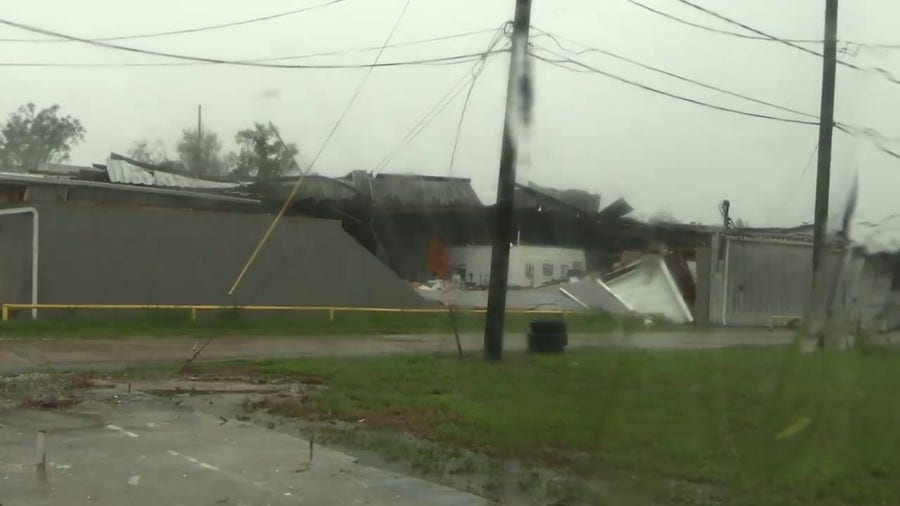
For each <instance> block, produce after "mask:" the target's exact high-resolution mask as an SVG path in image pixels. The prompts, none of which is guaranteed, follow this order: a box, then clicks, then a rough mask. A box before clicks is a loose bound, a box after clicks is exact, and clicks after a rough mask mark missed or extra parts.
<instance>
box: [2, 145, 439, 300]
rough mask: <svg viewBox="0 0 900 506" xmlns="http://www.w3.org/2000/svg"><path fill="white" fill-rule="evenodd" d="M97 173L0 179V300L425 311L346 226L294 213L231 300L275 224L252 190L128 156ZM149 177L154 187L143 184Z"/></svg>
mask: <svg viewBox="0 0 900 506" xmlns="http://www.w3.org/2000/svg"><path fill="white" fill-rule="evenodd" d="M93 176H96V178H95V180H84V179H79V178H77V177H59V176H49V175H47V174H0V199H2V208H3V210H2V213H0V233H2V235H3V241H0V276H2V279H3V283H2V284H0V300H2V301H3V302H6V303H33V302H35V301H36V302H39V303H46V304H140V305H155V304H204V305H225V306H240V305H291V306H303V305H317V306H318V305H320V306H350V307H426V306H427V305H428V302H427V301H424V300H423V299H422V298H421V297H419V296H418V295H417V294H416V293H415V291H414V290H413V288H412V287H411V286H410V285H409V283H407V282H405V281H404V280H402V279H400V278H399V277H398V276H396V274H395V273H394V272H392V271H391V269H390V268H388V267H387V266H385V265H384V264H383V263H382V262H381V261H379V260H378V259H377V258H376V257H375V256H374V255H372V254H371V253H370V252H369V251H367V250H366V249H365V248H364V247H363V246H362V245H360V244H359V243H358V242H357V241H356V240H354V238H353V237H351V236H350V235H349V234H347V233H346V232H345V231H344V229H343V228H342V223H341V222H340V221H337V220H328V219H321V218H315V217H305V216H295V215H292V216H286V217H285V218H284V219H283V220H282V221H281V223H280V224H279V226H278V227H277V228H276V229H275V230H274V232H273V233H272V235H271V237H269V239H268V241H267V244H266V247H265V248H262V250H261V251H260V253H259V255H258V256H257V258H256V259H255V261H254V263H253V265H252V266H251V267H250V268H249V269H248V270H247V274H246V276H245V277H244V279H243V280H242V282H241V284H240V286H239V287H238V289H237V290H236V291H235V292H234V294H233V295H228V292H229V289H230V287H231V285H232V284H233V283H234V281H235V279H236V277H237V275H238V273H240V272H241V270H242V268H243V266H244V264H245V262H246V261H247V260H248V259H249V258H250V256H251V254H252V253H253V250H254V248H255V246H256V244H257V243H258V241H259V240H260V238H261V237H262V235H263V233H264V232H265V231H266V229H267V227H268V226H269V225H270V224H271V222H272V216H271V215H269V214H268V213H267V211H268V208H267V207H266V205H265V203H264V202H263V201H262V200H261V199H258V198H252V197H248V196H247V195H248V192H247V191H246V190H245V189H240V188H237V187H231V188H227V189H228V190H229V191H223V190H225V189H226V188H223V187H221V186H218V187H215V186H217V185H218V184H221V183H220V182H214V181H212V182H211V181H202V180H193V179H191V178H189V177H186V176H180V175H177V174H169V173H164V172H163V171H158V170H155V169H153V168H149V167H146V166H144V165H143V164H138V163H137V162H134V161H131V160H128V159H125V158H124V157H116V158H111V159H110V163H109V164H108V166H107V172H106V176H105V177H104V176H101V175H100V174H93ZM173 176H179V177H180V178H182V179H176V178H174V177H173ZM150 177H152V178H155V179H154V180H153V185H152V186H151V185H148V184H146V183H147V182H148V179H147V178H150ZM102 179H109V180H117V179H118V180H127V181H131V184H124V183H116V182H111V181H108V180H107V181H102ZM165 181H168V182H169V183H171V185H172V186H177V187H178V189H175V188H168V187H166V186H170V185H169V184H166V182H165ZM211 186H214V187H211Z"/></svg>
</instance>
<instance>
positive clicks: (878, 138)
mask: <svg viewBox="0 0 900 506" xmlns="http://www.w3.org/2000/svg"><path fill="white" fill-rule="evenodd" d="M538 49H541V50H542V51H546V52H548V53H550V54H552V55H554V56H557V57H558V58H561V59H560V60H553V59H550V58H547V57H544V56H541V55H538V54H535V53H534V52H531V53H530V54H531V55H532V56H534V57H535V58H537V59H539V60H541V61H544V62H546V63H549V64H551V65H554V66H556V67H560V68H563V69H566V70H569V71H571V72H578V73H587V74H589V73H595V74H600V75H603V76H606V77H609V78H611V79H615V80H616V81H619V82H622V83H625V84H629V85H632V86H636V87H638V88H641V89H644V90H646V91H650V92H653V93H657V94H660V95H664V96H667V97H669V98H674V99H676V100H681V101H684V102H688V103H692V104H695V105H699V106H703V107H708V108H711V109H715V110H719V111H723V112H730V113H733V114H738V115H741V116H748V117H753V118H759V119H768V120H774V121H781V122H784V123H795V124H802V125H818V124H819V118H818V116H815V115H813V114H809V113H805V112H802V111H797V110H794V109H788V108H783V109H784V110H787V111H789V112H794V113H796V114H800V115H803V116H806V117H808V118H811V119H814V120H815V121H805V120H796V119H791V118H782V117H778V116H771V115H767V114H759V113H754V112H750V111H743V110H740V109H733V108H730V107H724V106H720V105H716V104H711V103H709V102H704V101H702V100H697V99H693V98H688V97H685V96H682V95H678V94H675V93H670V92H667V91H663V90H660V89H658V88H654V87H652V86H648V85H646V84H643V83H639V82H637V81H633V80H630V79H627V78H624V77H621V76H618V75H615V74H613V73H610V72H606V71H604V70H601V69H598V68H596V67H592V66H590V65H587V64H585V63H583V62H580V61H577V60H574V59H572V58H569V57H567V56H565V55H561V54H559V53H555V52H553V51H550V50H548V49H545V48H538ZM567 64H569V65H575V66H577V67H579V68H580V69H581V70H579V69H574V68H572V67H569V66H567ZM691 81H693V80H691ZM695 84H698V85H701V86H704V87H707V88H710V89H716V90H717V91H721V92H723V93H727V94H729V95H733V96H740V97H741V98H745V99H747V100H752V101H754V102H759V103H762V104H765V105H769V106H772V107H776V108H779V109H782V106H779V105H777V104H772V103H769V102H765V101H760V100H758V99H754V98H752V97H748V96H746V95H740V94H735V93H733V92H729V91H728V90H724V89H721V88H718V87H712V86H708V85H704V83H700V82H699V81H697V82H696V83H695ZM834 128H837V129H838V130H839V131H841V132H844V133H845V134H847V135H850V136H851V137H857V138H860V137H864V138H867V139H869V140H871V141H872V143H873V144H874V145H875V147H876V148H877V149H878V150H879V151H881V152H882V153H884V154H886V155H888V156H891V157H893V158H897V159H898V160H900V153H898V152H896V151H894V150H892V149H890V148H888V147H886V146H885V145H884V141H885V140H887V139H888V138H887V137H886V136H885V135H884V134H882V133H881V132H879V131H877V130H875V129H873V128H867V127H857V126H853V125H848V124H846V123H840V122H835V123H834Z"/></svg>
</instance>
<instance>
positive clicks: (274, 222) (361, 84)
mask: <svg viewBox="0 0 900 506" xmlns="http://www.w3.org/2000/svg"><path fill="white" fill-rule="evenodd" d="M411 2H412V0H406V1H405V2H404V3H403V8H402V9H400V13H399V14H398V15H397V19H396V21H394V25H393V26H392V27H391V31H390V32H389V33H388V35H387V37H385V39H384V42H383V43H382V45H381V50H380V51H378V54H377V55H375V60H374V61H373V65H372V66H370V67H369V70H368V71H367V72H366V75H365V76H363V78H362V80H361V81H360V82H359V84H358V85H357V86H356V90H354V92H353V95H351V96H350V100H348V101H347V105H346V106H344V110H343V111H341V114H340V115H339V116H338V118H337V121H335V123H334V126H333V127H331V131H329V132H328V135H327V136H326V137H325V140H324V141H322V144H321V145H320V146H319V150H318V151H317V152H316V155H315V156H314V157H313V159H312V161H311V162H310V163H309V166H308V167H307V168H306V170H305V171H302V172H301V173H300V177H299V178H297V182H296V183H295V184H294V186H293V188H291V192H290V194H288V196H287V198H286V199H285V200H284V205H282V206H281V210H279V211H278V214H277V215H275V219H273V220H272V224H271V225H269V228H268V229H267V230H266V232H265V234H263V236H262V238H261V239H260V240H259V243H258V244H257V245H256V248H255V249H254V250H253V253H252V254H251V255H250V258H248V259H247V262H246V263H245V264H244V267H243V269H241V272H240V274H238V276H237V278H236V279H235V281H234V284H233V285H232V286H231V289H230V290H229V291H228V295H231V294H233V293H234V291H235V290H236V289H237V287H238V285H239V284H240V283H241V280H242V279H243V278H244V275H245V274H246V273H247V269H249V268H250V266H251V265H252V264H253V261H254V260H255V259H256V256H257V255H258V254H259V252H260V250H262V248H263V246H264V245H265V244H266V241H267V240H268V239H269V236H271V234H272V231H273V230H275V227H276V226H277V225H278V221H279V220H280V219H281V217H282V216H284V213H286V212H287V210H288V208H289V207H290V206H291V204H292V203H293V201H294V197H295V196H296V195H297V191H298V190H299V189H300V186H301V185H302V184H303V181H304V180H305V179H306V176H307V175H308V174H309V173H310V172H312V170H313V169H314V168H315V166H316V162H318V161H319V158H320V157H321V156H322V153H324V152H325V148H326V147H328V144H329V143H330V142H331V139H332V138H333V137H334V134H335V132H337V130H338V128H340V126H341V123H343V122H344V118H346V117H347V113H349V112H350V109H352V108H353V104H355V103H356V99H358V98H359V95H360V94H361V93H362V91H363V89H364V88H365V87H366V83H368V81H369V77H371V76H372V71H374V70H375V64H377V63H378V60H380V59H381V55H382V54H384V50H385V48H386V47H387V45H388V44H390V42H391V39H392V38H394V33H396V32H397V28H398V27H399V26H400V21H401V20H403V16H404V15H405V14H406V11H407V10H408V9H409V4H410V3H411ZM294 163H295V164H296V165H297V167H300V164H299V163H297V160H296V159H295V160H294Z"/></svg>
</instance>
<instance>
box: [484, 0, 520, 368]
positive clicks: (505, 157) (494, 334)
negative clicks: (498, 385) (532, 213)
mask: <svg viewBox="0 0 900 506" xmlns="http://www.w3.org/2000/svg"><path fill="white" fill-rule="evenodd" d="M530 25H531V0H516V14H515V18H514V19H513V33H512V49H511V51H510V59H509V80H508V83H507V87H506V119H505V121H504V122H503V141H502V142H503V144H502V146H501V151H500V171H499V174H498V176H497V204H496V205H495V206H494V208H495V213H494V220H495V221H494V244H493V248H492V249H491V280H490V285H489V287H488V305H487V318H486V320H485V325H484V356H485V358H487V359H488V360H495V361H496V360H500V359H501V357H502V356H503V323H504V319H505V316H506V289H507V277H508V275H509V244H510V242H511V241H512V235H513V226H512V225H513V224H512V221H513V195H514V193H515V185H516V158H517V156H518V146H517V141H518V140H517V139H514V138H513V136H514V132H515V131H516V129H517V128H520V126H518V125H511V124H510V123H511V121H515V120H514V119H513V120H511V117H513V112H514V108H515V107H517V106H518V105H520V103H519V102H518V101H517V100H516V99H517V98H519V97H518V95H519V93H520V91H521V84H522V83H521V82H519V80H520V79H522V78H523V76H524V71H525V69H524V68H523V66H524V65H525V59H526V58H527V51H528V28H529V26H530Z"/></svg>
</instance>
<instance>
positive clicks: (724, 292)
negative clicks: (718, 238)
mask: <svg viewBox="0 0 900 506" xmlns="http://www.w3.org/2000/svg"><path fill="white" fill-rule="evenodd" d="M722 240H723V241H725V273H724V275H723V279H722V326H723V327H724V326H727V325H728V319H727V312H728V260H729V258H730V256H731V255H730V253H731V249H730V248H729V247H728V246H729V241H728V236H727V235H725V234H722Z"/></svg>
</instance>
